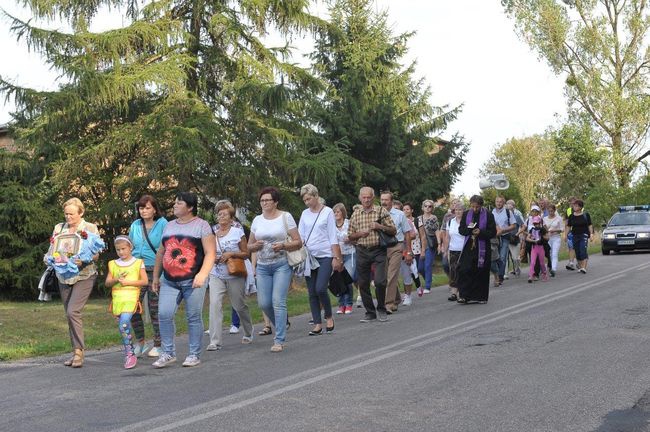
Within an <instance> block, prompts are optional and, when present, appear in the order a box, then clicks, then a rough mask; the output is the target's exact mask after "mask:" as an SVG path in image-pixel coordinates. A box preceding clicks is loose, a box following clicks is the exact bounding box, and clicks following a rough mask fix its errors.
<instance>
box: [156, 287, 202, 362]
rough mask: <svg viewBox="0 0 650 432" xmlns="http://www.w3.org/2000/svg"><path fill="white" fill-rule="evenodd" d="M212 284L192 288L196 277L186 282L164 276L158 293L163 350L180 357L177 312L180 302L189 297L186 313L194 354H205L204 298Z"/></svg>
mask: <svg viewBox="0 0 650 432" xmlns="http://www.w3.org/2000/svg"><path fill="white" fill-rule="evenodd" d="M207 286H208V284H207V281H206V284H205V285H204V286H202V287H201V288H192V279H190V280H186V281H182V282H170V281H168V280H167V279H165V278H164V277H161V278H160V293H159V296H158V299H159V303H158V319H159V320H160V338H161V341H162V349H163V352H165V353H167V354H169V355H171V356H173V357H176V346H175V344H174V335H175V334H176V324H175V323H174V316H175V315H176V311H177V310H178V305H179V304H180V303H181V301H183V300H185V317H186V318H187V330H188V334H189V342H190V352H189V354H190V355H195V356H197V357H198V356H199V355H200V354H201V338H202V337H203V316H202V313H203V300H204V299H205V290H206V288H207Z"/></svg>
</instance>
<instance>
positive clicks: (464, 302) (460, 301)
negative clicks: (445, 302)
mask: <svg viewBox="0 0 650 432" xmlns="http://www.w3.org/2000/svg"><path fill="white" fill-rule="evenodd" d="M456 303H461V304H467V300H465V299H464V298H461V297H459V298H458V300H456Z"/></svg>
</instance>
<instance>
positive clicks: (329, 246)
mask: <svg viewBox="0 0 650 432" xmlns="http://www.w3.org/2000/svg"><path fill="white" fill-rule="evenodd" d="M300 196H301V197H302V201H303V202H304V203H305V205H306V206H307V208H306V209H305V210H304V211H303V212H302V215H301V216H300V222H298V232H299V233H300V238H302V239H304V244H305V247H306V248H307V251H308V253H309V255H310V256H311V257H314V258H315V262H314V261H313V260H311V259H307V260H306V262H305V277H306V279H307V290H308V291H309V307H310V309H311V315H312V319H313V320H314V328H313V329H312V330H311V331H310V332H309V335H310V336H316V335H320V334H322V333H323V326H322V318H321V312H320V310H321V305H322V306H323V309H324V312H325V320H326V321H327V325H326V328H325V332H326V333H330V332H332V331H334V317H333V316H332V305H331V302H330V297H329V293H328V292H327V286H328V284H329V279H330V276H331V275H332V270H334V271H341V270H343V256H342V254H341V248H340V247H339V240H338V235H337V229H336V220H335V218H334V212H333V211H332V209H331V208H329V207H327V206H326V205H324V204H323V203H322V202H321V200H320V198H319V196H318V189H317V188H316V186H314V185H312V184H306V185H304V186H303V187H302V188H300ZM316 263H318V264H317V265H314V264H316Z"/></svg>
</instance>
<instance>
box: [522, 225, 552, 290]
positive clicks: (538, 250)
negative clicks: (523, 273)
mask: <svg viewBox="0 0 650 432" xmlns="http://www.w3.org/2000/svg"><path fill="white" fill-rule="evenodd" d="M530 219H531V223H532V224H533V226H532V228H530V229H529V230H528V236H527V237H526V243H528V244H530V270H528V283H532V282H533V280H535V279H536V278H535V265H536V264H537V263H539V268H540V272H541V275H542V280H543V281H548V272H547V271H546V263H545V262H544V257H545V252H544V242H545V241H548V232H547V230H546V228H544V226H543V225H542V217H541V216H540V215H536V216H533V217H532V218H530Z"/></svg>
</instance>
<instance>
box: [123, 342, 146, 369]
mask: <svg viewBox="0 0 650 432" xmlns="http://www.w3.org/2000/svg"><path fill="white" fill-rule="evenodd" d="M143 352H144V345H143V344H141V343H137V344H135V345H133V355H134V356H136V357H141V356H142V353H143ZM124 367H126V366H124ZM129 369H130V368H129Z"/></svg>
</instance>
